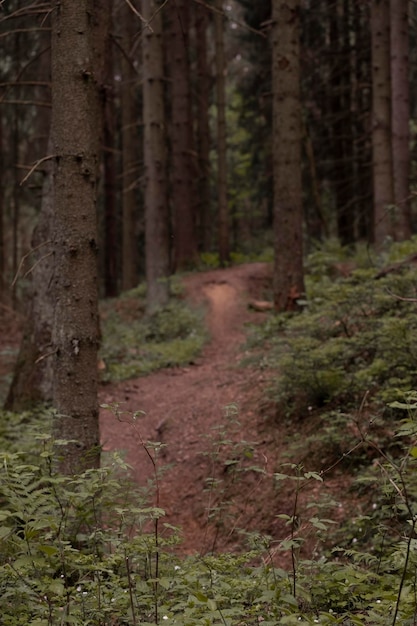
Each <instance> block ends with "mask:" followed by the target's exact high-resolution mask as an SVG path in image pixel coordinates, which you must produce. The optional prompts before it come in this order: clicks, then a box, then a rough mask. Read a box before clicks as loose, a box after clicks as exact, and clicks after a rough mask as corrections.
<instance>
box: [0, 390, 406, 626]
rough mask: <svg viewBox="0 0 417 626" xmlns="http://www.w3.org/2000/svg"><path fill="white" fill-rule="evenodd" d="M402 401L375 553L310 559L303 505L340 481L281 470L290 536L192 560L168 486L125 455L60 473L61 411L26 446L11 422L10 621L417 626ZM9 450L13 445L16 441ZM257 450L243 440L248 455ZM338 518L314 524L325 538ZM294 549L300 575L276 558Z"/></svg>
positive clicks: (6, 491) (2, 576)
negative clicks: (142, 479) (133, 472)
mask: <svg viewBox="0 0 417 626" xmlns="http://www.w3.org/2000/svg"><path fill="white" fill-rule="evenodd" d="M394 408H396V409H397V410H401V411H402V412H404V409H406V410H407V412H408V416H407V417H406V419H405V420H403V421H402V423H401V427H400V428H399V429H398V432H397V433H396V436H397V438H398V441H399V444H400V446H401V450H402V454H401V455H400V456H399V457H398V458H397V459H395V460H394V459H391V458H390V457H389V456H388V455H386V454H385V452H384V451H383V450H378V463H377V464H375V465H374V471H375V474H378V477H379V481H380V482H382V483H383V484H384V493H385V497H386V498H387V501H389V503H390V504H389V511H390V520H389V524H388V523H387V522H388V520H385V522H384V521H382V520H379V521H378V523H375V522H374V525H373V529H374V533H375V536H374V545H373V547H372V548H371V549H370V550H369V551H364V550H361V549H354V548H352V547H346V546H343V545H339V546H338V547H336V548H335V549H334V550H333V551H332V553H329V554H327V555H324V554H323V555H321V556H320V557H319V558H317V559H315V560H305V559H301V558H300V557H299V548H300V544H301V543H302V541H303V538H302V535H301V534H300V532H299V529H298V525H297V520H298V504H297V503H298V495H299V493H300V491H301V490H302V489H304V488H307V489H308V488H309V484H310V483H311V482H314V483H317V482H322V481H325V480H326V477H325V475H323V474H320V473H315V472H310V471H305V470H303V468H302V467H301V466H295V465H286V466H282V468H281V469H282V471H281V472H279V473H276V474H275V479H276V481H277V482H278V483H281V482H282V481H289V482H291V483H292V484H293V485H294V496H293V497H294V505H293V511H292V512H291V514H289V515H287V516H286V519H285V522H286V526H287V528H288V531H287V532H286V536H285V537H282V538H281V539H278V538H276V539H274V540H272V539H271V538H269V537H263V536H261V535H257V534H256V533H249V534H248V535H247V538H248V550H247V551H246V552H243V553H240V554H237V553H235V554H234V553H224V554H215V553H213V554H201V555H198V554H197V555H193V556H189V557H182V558H180V557H178V556H176V554H177V543H178V541H179V536H178V531H177V530H176V529H175V528H173V526H172V525H171V524H166V523H164V511H163V509H162V508H161V506H159V493H158V489H159V488H158V482H157V481H156V482H154V484H153V488H152V489H151V491H149V492H147V493H146V492H143V491H142V492H141V491H139V490H138V489H137V488H135V487H134V486H133V485H132V484H131V483H130V482H129V477H128V471H127V469H128V468H127V467H126V465H125V464H124V463H123V461H122V460H121V459H120V458H119V457H118V456H117V455H115V456H112V457H110V458H108V460H107V463H106V464H105V466H104V467H102V468H101V469H98V470H89V471H86V472H84V473H82V474H79V475H75V476H71V477H68V476H63V475H61V474H59V473H57V472H56V470H55V469H54V468H55V467H56V463H55V460H54V449H55V450H56V445H57V442H55V446H54V445H53V444H54V442H52V440H51V438H50V436H49V435H48V434H45V431H44V428H45V427H46V426H47V425H48V420H49V419H50V416H48V414H44V415H41V414H40V415H39V416H38V418H37V420H38V425H37V426H36V425H34V424H33V420H32V423H31V425H30V426H27V427H26V429H25V431H24V433H23V436H22V438H21V440H20V442H19V441H16V440H15V437H14V435H13V431H14V430H15V428H18V424H16V423H15V424H14V426H13V420H11V422H10V423H11V424H12V427H11V431H12V432H11V434H10V435H9V436H8V438H7V442H8V448H9V449H8V451H7V452H6V451H3V452H1V453H0V463H1V471H0V503H1V508H0V544H1V550H0V614H1V623H2V624H4V625H5V626H27V625H32V626H55V625H61V624H74V625H76V626H86V625H92V626H115V625H117V626H119V625H120V626H128V625H129V626H130V625H136V624H145V625H146V624H149V625H151V624H153V625H154V624H161V623H167V624H170V623H171V624H178V625H180V626H200V625H207V626H211V625H216V624H223V625H226V626H229V625H230V626H234V625H236V626H243V625H246V626H252V625H255V624H257V625H258V624H260V623H262V624H266V625H267V626H273V625H276V624H304V625H306V624H344V625H345V626H347V625H354V624H362V625H374V624H375V625H378V624H381V625H384V626H388V625H389V626H394V625H395V624H402V625H404V624H405V625H407V624H410V625H411V624H414V623H415V620H416V585H417V579H416V572H417V556H416V555H417V540H416V539H415V524H416V521H415V520H416V515H417V508H416V504H415V502H416V496H417V482H416V471H415V470H416V467H415V463H416V458H417V447H416V441H417V420H416V416H415V414H416V411H417V394H410V395H409V396H408V397H407V399H406V401H405V402H404V403H402V404H398V405H397V406H396V407H394ZM2 417H3V419H4V420H5V419H6V418H9V417H11V416H10V415H3V416H2ZM60 445H65V442H60ZM143 445H144V446H147V445H148V444H146V443H144V444H143ZM229 445H230V441H229V440H228V439H225V437H224V436H223V434H222V435H221V436H220V438H217V437H216V438H215V447H214V450H213V455H214V456H213V459H215V458H217V457H218V454H219V450H220V449H221V448H222V447H223V446H226V447H227V446H229ZM0 447H1V449H3V450H5V449H6V446H5V441H4V439H2V445H1V446H0ZM147 449H148V452H149V454H150V456H151V455H152V454H153V452H152V447H150V448H147ZM246 449H248V446H247V444H246V443H245V442H242V447H241V448H239V450H246ZM249 449H250V446H249ZM153 458H154V457H153ZM155 471H157V468H156V467H155ZM281 517H282V516H281ZM393 520H394V521H395V523H396V525H397V528H396V529H395V528H394V526H395V524H394V525H393V523H392V522H393ZM370 523H372V520H371V521H370ZM330 524H331V520H327V519H321V518H319V517H317V516H314V517H312V518H311V520H310V525H311V526H312V527H313V528H314V529H315V531H316V532H317V534H320V533H327V532H328V529H329V525H330ZM288 552H289V553H290V554H291V555H292V559H291V562H292V567H291V568H290V569H289V570H286V569H283V568H282V567H279V566H278V565H276V562H277V561H279V559H277V554H284V553H288Z"/></svg>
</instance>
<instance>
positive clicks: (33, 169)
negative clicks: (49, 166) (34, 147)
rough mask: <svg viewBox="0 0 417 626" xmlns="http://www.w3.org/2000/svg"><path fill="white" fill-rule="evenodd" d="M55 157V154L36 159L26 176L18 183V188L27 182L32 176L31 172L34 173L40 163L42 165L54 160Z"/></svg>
mask: <svg viewBox="0 0 417 626" xmlns="http://www.w3.org/2000/svg"><path fill="white" fill-rule="evenodd" d="M56 156H57V155H56V154H48V155H47V156H44V157H42V158H41V159H38V160H37V161H35V163H34V164H33V166H32V167H31V168H30V170H29V171H28V173H27V174H26V176H25V177H24V178H23V179H22V180H21V181H20V186H22V185H23V184H24V183H25V182H26V181H27V179H28V178H29V176H30V175H31V174H32V172H34V171H35V170H36V168H37V167H39V165H40V164H41V163H43V162H44V161H49V159H55V158H56Z"/></svg>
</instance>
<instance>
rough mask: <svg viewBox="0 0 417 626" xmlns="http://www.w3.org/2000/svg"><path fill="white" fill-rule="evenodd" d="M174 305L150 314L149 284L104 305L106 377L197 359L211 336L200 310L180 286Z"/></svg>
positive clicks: (123, 377) (121, 377)
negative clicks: (185, 297) (186, 298)
mask: <svg viewBox="0 0 417 626" xmlns="http://www.w3.org/2000/svg"><path fill="white" fill-rule="evenodd" d="M174 291H175V292H176V293H175V294H174V295H173V296H172V298H171V301H170V302H169V304H168V305H167V306H166V307H164V308H162V309H160V310H159V311H157V312H156V313H155V314H154V315H152V316H151V317H147V316H146V315H145V301H144V297H145V288H144V287H143V286H140V287H138V288H136V289H133V290H131V291H129V292H126V293H124V294H122V295H121V296H120V297H119V298H117V299H113V300H106V301H104V302H102V303H101V320H102V328H101V330H102V347H101V350H100V356H101V363H102V368H103V369H102V380H104V381H110V380H112V381H120V380H126V379H128V378H134V377H136V376H142V375H145V374H149V373H150V372H152V371H155V370H157V369H160V368H164V367H176V366H181V365H186V364H188V363H190V362H192V361H193V360H194V359H195V358H196V356H197V355H198V354H199V352H200V350H201V349H202V347H203V345H204V343H205V341H206V340H207V333H206V331H205V328H204V323H203V315H202V312H201V311H197V310H194V309H191V308H190V307H189V306H188V305H187V304H186V303H185V302H184V301H183V300H181V298H180V297H179V296H180V295H181V292H180V290H179V288H178V287H176V288H175V290H174Z"/></svg>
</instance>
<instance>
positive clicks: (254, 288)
mask: <svg viewBox="0 0 417 626" xmlns="http://www.w3.org/2000/svg"><path fill="white" fill-rule="evenodd" d="M269 276H270V268H268V266H267V265H266V264H261V263H255V264H250V265H249V264H248V265H241V266H237V267H233V268H230V269H224V270H215V271H210V272H204V273H199V274H192V275H190V276H187V277H186V278H185V279H184V285H185V291H186V297H187V299H189V301H191V302H193V303H195V304H201V303H205V304H206V310H207V313H206V323H207V325H208V328H209V330H210V336H211V340H210V342H209V343H208V345H207V346H206V348H205V349H204V351H203V353H202V354H201V355H200V357H199V358H198V359H197V360H196V362H195V363H194V364H193V365H190V366H188V367H183V368H174V369H166V370H162V371H159V372H156V373H154V374H151V375H149V376H146V377H143V378H139V379H137V380H130V381H128V382H124V383H120V384H117V385H109V386H106V387H104V388H103V391H102V393H101V402H102V403H106V404H112V403H122V404H120V405H119V406H120V409H122V410H123V411H127V412H128V413H127V414H125V415H124V416H123V417H122V420H123V421H118V420H117V418H116V417H115V416H114V415H113V414H112V413H111V412H110V411H109V410H102V413H101V433H102V441H103V445H104V448H105V450H124V452H125V459H126V461H127V462H128V463H129V464H130V465H131V466H132V469H133V476H134V478H135V479H136V480H137V481H138V482H139V483H140V484H143V485H145V484H147V482H148V481H149V480H150V479H152V478H153V475H154V470H153V465H152V462H151V461H150V459H149V456H148V454H147V452H146V450H145V445H143V444H146V442H148V441H152V442H156V441H157V442H161V443H163V444H164V446H166V447H164V448H163V449H162V450H161V452H160V453H159V455H158V461H157V464H158V466H159V467H162V466H164V471H163V472H162V475H161V478H160V481H159V484H160V494H159V502H160V506H161V507H162V508H163V509H164V510H165V511H166V521H167V522H169V523H170V524H173V525H175V526H179V527H180V528H181V529H182V533H183V538H184V540H183V544H182V549H183V550H184V552H193V551H198V552H205V551H207V550H211V549H212V548H213V547H222V546H225V545H226V544H227V545H229V544H230V543H231V542H232V543H234V542H235V541H237V539H236V536H235V535H236V533H235V530H236V528H238V527H240V526H242V527H243V526H246V525H247V521H248V520H247V518H248V516H249V517H250V516H255V518H256V520H257V521H258V518H259V515H256V514H255V511H254V510H253V509H254V507H253V503H254V501H255V499H256V498H255V493H256V492H257V491H258V489H260V488H261V485H262V483H263V482H264V477H263V476H262V475H260V474H259V475H258V473H257V472H255V471H246V472H245V475H246V476H245V481H244V485H245V490H248V491H247V492H246V493H245V494H242V493H240V494H239V496H240V497H239V502H236V500H237V497H236V496H237V493H236V492H235V490H236V488H237V489H238V490H240V489H241V487H236V482H235V480H234V479H233V478H232V479H230V478H229V476H227V477H226V476H225V473H226V472H227V471H228V469H227V468H228V467H230V465H227V461H230V459H229V458H228V455H231V454H233V453H234V454H236V453H237V450H236V449H235V448H234V447H233V443H230V444H229V445H224V446H220V448H221V450H220V451H219V454H218V455H217V454H215V452H216V451H217V450H218V449H219V446H218V445H216V443H215V442H214V440H216V439H218V437H219V435H218V433H219V430H223V427H227V424H228V423H229V428H228V433H227V435H226V437H227V438H228V439H230V440H232V441H233V442H235V443H237V442H239V441H242V440H246V441H251V442H256V446H255V449H254V451H253V458H251V459H250V465H253V466H255V465H257V466H259V467H261V468H263V469H265V470H266V471H267V472H268V474H269V473H270V472H269V468H268V459H267V456H266V455H265V453H264V452H263V447H264V445H265V441H263V438H264V437H265V434H262V433H260V432H259V421H260V418H259V415H258V414H257V406H259V403H260V391H261V388H262V385H263V384H264V375H263V374H262V373H261V372H258V371H256V370H254V369H251V368H247V367H240V366H239V363H240V361H241V359H242V357H243V356H244V353H243V344H244V341H245V337H246V335H245V327H246V326H247V325H248V324H250V323H256V322H259V321H261V319H263V315H264V314H263V313H259V312H258V313H255V312H253V311H251V310H249V307H248V304H249V302H250V300H252V299H254V298H258V299H259V298H262V292H263V290H264V288H265V285H266V284H267V282H268V278H269ZM232 404H233V405H234V406H233V407H230V405H232ZM227 407H229V408H227ZM236 409H237V415H235V417H236V419H237V420H238V422H239V424H237V423H236V420H233V419H232V420H231V422H232V423H231V424H230V420H229V419H228V418H227V415H229V414H230V413H234V412H235V410H236ZM134 411H143V412H144V414H143V415H141V416H140V417H139V418H138V419H137V420H136V421H135V423H134V424H132V420H131V419H130V416H129V412H134ZM124 420H126V421H124ZM261 421H262V420H261ZM216 429H217V430H216ZM216 433H217V434H216ZM243 457H245V455H244V454H243ZM233 460H234V461H235V460H236V461H238V460H239V459H233ZM225 463H226V464H225ZM242 464H243V465H245V459H242ZM231 465H232V467H230V469H232V470H233V468H234V466H233V463H232V464H231ZM237 465H238V464H237ZM246 465H248V462H246ZM213 476H214V477H216V479H217V480H220V481H221V485H220V487H219V488H216V489H212V490H211V491H210V490H208V491H207V482H206V481H207V479H208V478H209V477H213ZM225 478H226V479H225ZM242 495H243V496H244V497H242ZM261 500H263V498H262V499H261ZM259 504H260V505H261V502H259ZM216 506H221V507H222V511H221V513H220V514H219V515H217V517H216V520H215V521H213V523H212V522H211V521H210V522H209V519H208V518H209V516H211V514H212V513H213V512H214V511H213V510H214V508H215V507H216ZM255 508H256V507H255Z"/></svg>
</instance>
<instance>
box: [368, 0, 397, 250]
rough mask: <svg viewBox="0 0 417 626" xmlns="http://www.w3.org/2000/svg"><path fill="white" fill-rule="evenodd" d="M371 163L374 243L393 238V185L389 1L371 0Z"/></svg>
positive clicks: (378, 245) (379, 244)
mask: <svg viewBox="0 0 417 626" xmlns="http://www.w3.org/2000/svg"><path fill="white" fill-rule="evenodd" d="M371 37H372V165H373V194H374V202H373V206H374V216H373V224H374V242H375V244H376V246H377V247H380V246H381V245H382V244H383V243H384V241H385V240H386V238H387V237H392V236H393V234H394V232H393V224H392V218H391V213H392V206H393V204H394V184H393V170H392V143H391V72H390V12H389V0H372V4H371Z"/></svg>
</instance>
